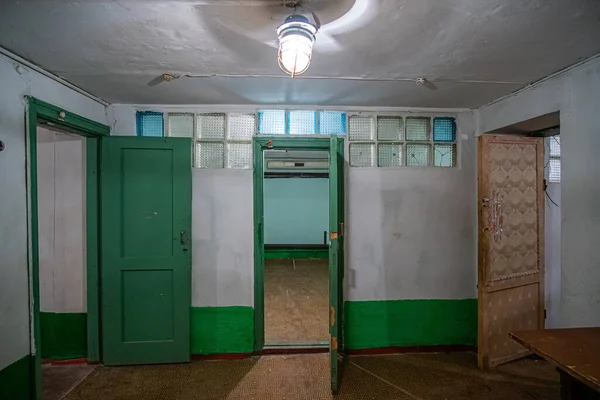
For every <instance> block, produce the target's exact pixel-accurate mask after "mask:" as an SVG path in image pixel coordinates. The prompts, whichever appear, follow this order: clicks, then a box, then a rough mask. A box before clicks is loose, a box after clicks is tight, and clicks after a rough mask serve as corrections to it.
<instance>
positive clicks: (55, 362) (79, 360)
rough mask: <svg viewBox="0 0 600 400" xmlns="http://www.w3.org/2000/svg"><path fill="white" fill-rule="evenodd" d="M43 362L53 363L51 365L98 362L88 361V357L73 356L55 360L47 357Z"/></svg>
mask: <svg viewBox="0 0 600 400" xmlns="http://www.w3.org/2000/svg"><path fill="white" fill-rule="evenodd" d="M42 364H51V365H72V364H90V365H91V364H98V363H93V362H88V360H87V358H72V359H68V360H53V359H47V360H42Z"/></svg>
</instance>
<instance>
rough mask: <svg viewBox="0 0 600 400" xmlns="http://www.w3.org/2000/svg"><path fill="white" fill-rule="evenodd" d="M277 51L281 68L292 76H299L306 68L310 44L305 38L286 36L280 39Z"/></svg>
mask: <svg viewBox="0 0 600 400" xmlns="http://www.w3.org/2000/svg"><path fill="white" fill-rule="evenodd" d="M279 49H280V58H281V63H282V64H283V68H284V69H285V70H286V71H288V72H289V73H291V74H292V75H297V74H301V73H302V72H304V71H305V70H306V69H307V68H308V65H309V64H310V55H311V53H312V42H311V40H310V39H309V38H307V37H306V36H302V35H294V34H292V35H289V36H286V37H285V38H284V39H282V41H281V44H280V46H279Z"/></svg>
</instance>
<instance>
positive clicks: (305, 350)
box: [260, 346, 329, 356]
mask: <svg viewBox="0 0 600 400" xmlns="http://www.w3.org/2000/svg"><path fill="white" fill-rule="evenodd" d="M315 353H329V347H327V346H326V347H292V346H286V347H271V348H266V349H263V351H262V352H261V353H260V355H265V356H267V355H277V354H315Z"/></svg>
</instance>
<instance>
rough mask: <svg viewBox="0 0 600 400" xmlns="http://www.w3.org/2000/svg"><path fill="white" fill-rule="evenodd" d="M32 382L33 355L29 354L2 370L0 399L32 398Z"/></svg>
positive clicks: (21, 399) (0, 373)
mask: <svg viewBox="0 0 600 400" xmlns="http://www.w3.org/2000/svg"><path fill="white" fill-rule="evenodd" d="M32 382H33V381H32V376H31V357H30V356H29V355H27V356H25V357H23V358H21V359H19V360H17V361H15V362H14V363H12V364H10V365H9V366H8V367H6V368H4V369H2V370H0V399H6V400H9V399H11V400H12V399H14V400H27V399H30V398H31V396H32V395H33V393H32V391H31V385H32Z"/></svg>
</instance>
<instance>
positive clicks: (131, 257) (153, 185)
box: [100, 137, 192, 365]
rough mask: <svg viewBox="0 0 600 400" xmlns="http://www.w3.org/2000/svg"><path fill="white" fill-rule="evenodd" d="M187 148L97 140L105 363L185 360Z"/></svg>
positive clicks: (162, 141) (184, 142)
mask: <svg viewBox="0 0 600 400" xmlns="http://www.w3.org/2000/svg"><path fill="white" fill-rule="evenodd" d="M190 146H191V143H190V139H184V138H177V139H174V138H168V139H166V138H145V137H106V138H103V139H102V154H101V160H102V161H101V192H102V193H101V202H102V204H101V235H102V236H101V250H100V252H101V279H102V282H101V286H102V339H103V340H102V345H103V362H104V363H105V364H107V365H125V364H154V363H174V362H186V361H189V360H190V327H189V324H190V321H189V319H190V305H191V249H190V247H189V246H190V228H191V206H192V204H191V200H192V195H191V193H192V192H191V191H192V184H191V156H190Z"/></svg>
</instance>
